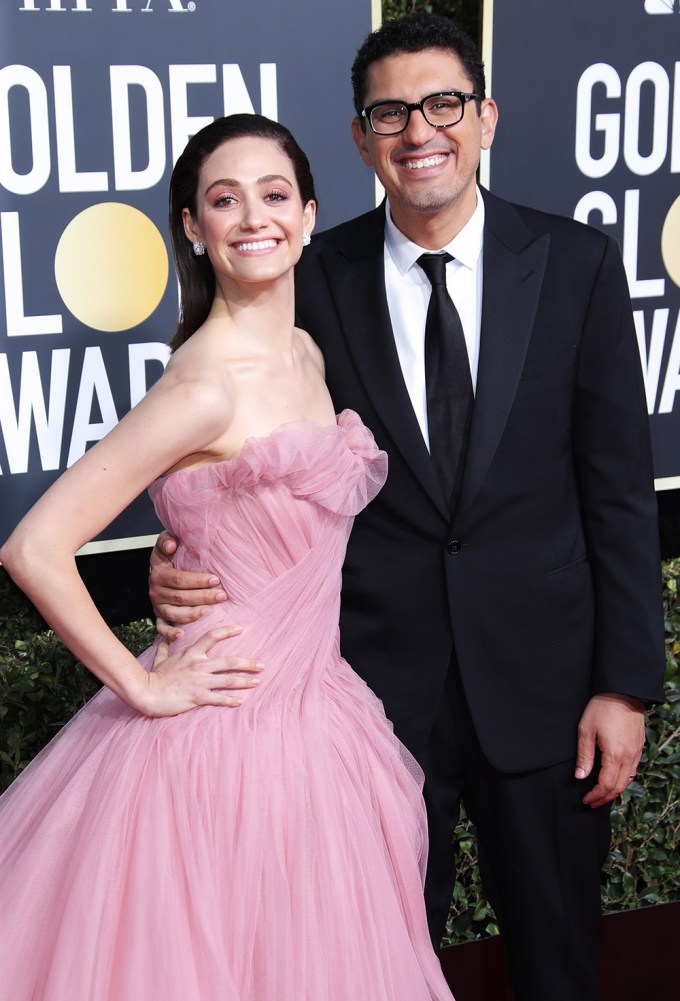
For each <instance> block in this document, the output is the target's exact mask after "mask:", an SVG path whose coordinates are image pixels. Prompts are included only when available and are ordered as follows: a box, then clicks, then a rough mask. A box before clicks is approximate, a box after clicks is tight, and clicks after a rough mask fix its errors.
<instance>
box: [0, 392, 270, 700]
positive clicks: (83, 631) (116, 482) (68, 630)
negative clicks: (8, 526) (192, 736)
mask: <svg viewBox="0 0 680 1001" xmlns="http://www.w3.org/2000/svg"><path fill="white" fill-rule="evenodd" d="M228 420H229V404H228V401H226V400H225V396H224V393H223V391H222V390H221V387H217V386H215V385H211V384H210V383H203V382H200V381H192V382H182V381H178V380H177V378H176V376H171V377H170V378H165V377H163V378H162V379H161V380H160V381H159V382H158V383H157V384H156V385H155V386H154V387H153V388H152V389H151V390H150V392H149V393H148V394H147V396H146V397H145V398H144V400H142V401H141V403H139V404H138V406H137V407H135V408H134V410H132V411H131V412H130V413H129V414H128V415H127V416H126V417H124V418H123V420H122V421H121V422H120V423H119V424H118V425H117V426H116V427H115V428H114V429H113V430H112V431H111V432H110V434H108V435H107V436H106V438H104V439H103V440H102V441H101V442H99V443H98V444H97V445H95V446H94V447H93V448H92V449H90V450H89V451H88V452H87V453H86V454H85V455H84V456H83V457H82V458H81V459H79V461H78V462H77V463H75V465H74V466H72V467H71V469H69V470H67V471H66V472H65V473H64V474H63V475H62V476H61V477H60V478H59V479H58V480H57V481H56V483H55V484H54V485H53V486H52V487H51V488H50V489H49V490H48V491H47V492H46V493H45V494H44V495H43V496H42V497H41V498H40V500H38V502H37V503H36V504H35V505H34V507H33V508H31V510H30V511H29V512H28V513H27V514H26V516H25V517H24V519H23V520H22V521H21V522H20V523H19V525H18V526H17V527H16V529H15V530H14V532H13V533H12V535H11V536H10V538H9V539H8V541H7V542H6V543H5V545H4V546H3V547H2V550H0V560H2V563H3V564H4V565H5V567H6V568H7V570H8V572H9V573H10V574H11V576H12V577H13V579H14V580H15V582H16V583H17V584H18V585H19V587H21V588H22V590H24V591H25V592H26V594H27V595H28V597H29V598H30V599H31V601H32V602H33V603H34V604H35V606H36V607H37V608H38V610H39V611H40V613H41V614H42V615H43V617H44V618H45V619H46V621H47V622H48V623H49V625H50V626H51V627H52V628H53V629H54V631H55V632H56V633H57V635H58V636H59V637H60V638H61V639H62V640H63V641H64V642H65V643H66V644H67V646H68V647H69V648H70V649H71V650H72V651H73V653H74V654H75V655H76V656H77V657H78V658H80V660H82V661H83V663H85V664H86V665H87V666H88V667H89V668H90V670H91V671H92V672H93V673H94V674H95V675H96V676H97V677H98V678H99V679H100V680H101V681H102V682H103V683H104V684H105V685H107V686H108V687H109V688H111V689H112V691H114V692H115V693H116V694H117V695H119V696H120V697H121V698H122V699H124V701H126V702H127V703H128V704H129V705H131V706H133V707H134V708H136V709H138V710H140V711H141V712H143V713H146V714H148V715H174V714H176V713H178V712H183V711H185V710H186V709H189V708H192V707H193V706H195V705H204V704H213V705H231V704H238V703H237V702H236V699H238V696H234V695H233V694H231V693H230V692H228V691H224V690H223V689H226V688H228V687H229V686H230V684H231V675H230V676H229V678H227V677H226V675H225V674H223V673H222V672H225V671H227V672H230V671H233V670H234V667H237V668H241V667H242V669H243V670H244V671H245V672H249V671H251V670H252V668H251V666H250V665H251V664H252V663H253V662H250V661H243V662H241V661H238V662H237V663H236V664H234V663H233V658H232V659H231V660H232V663H231V664H229V663H228V662H227V661H228V659H227V658H221V659H220V660H214V659H211V658H210V657H209V650H210V647H211V646H212V645H213V643H215V642H217V641H218V640H219V639H226V638H227V637H228V636H229V635H233V634H234V632H235V631H238V627H225V628H223V629H221V630H213V631H212V632H211V633H209V634H206V637H205V638H204V640H203V641H200V642H199V643H197V644H196V645H195V647H193V648H192V650H191V651H185V652H184V653H183V654H180V655H176V656H173V657H170V658H168V659H167V660H166V661H164V662H163V664H162V665H161V666H160V667H159V668H158V669H157V670H155V671H154V672H152V673H148V672H147V671H145V670H144V669H143V668H142V667H141V666H140V665H139V663H138V662H137V660H136V659H135V657H134V656H133V655H132V654H131V653H130V652H129V651H128V650H127V649H126V648H125V647H124V646H123V644H122V643H120V642H119V640H118V639H117V638H116V637H115V636H114V635H113V633H112V632H111V630H110V629H109V628H108V626H107V625H106V623H105V622H104V620H103V619H102V617H101V616H100V614H99V612H98V611H97V609H96V607H95V605H94V603H93V601H92V599H91V597H90V595H89V593H88V591H87V589H86V588H85V586H84V584H83V582H82V580H81V578H80V575H79V574H78V571H77V567H76V561H75V553H76V552H77V551H78V549H80V548H81V546H82V545H84V544H85V543H86V542H88V541H89V540H90V539H92V538H93V537H94V536H95V535H97V534H98V533H99V532H100V531H102V529H104V528H105V527H106V526H107V525H108V524H109V523H110V522H111V521H112V520H113V519H114V518H115V517H116V516H117V515H118V514H120V512H121V511H123V510H124V509H125V508H126V507H127V505H128V504H130V503H131V501H132V500H134V498H135V497H137V496H138V495H139V494H140V493H141V492H142V490H144V489H145V488H146V487H147V486H148V485H149V483H150V482H152V480H154V479H155V478H156V477H157V476H159V475H161V474H162V473H163V472H165V471H166V470H167V469H169V468H171V467H173V466H174V465H176V464H177V463H178V462H180V461H181V460H182V459H184V458H185V457H187V456H191V455H194V454H196V453H198V454H200V453H204V454H205V453H208V454H209V452H210V446H211V443H212V442H213V441H214V440H215V439H216V438H217V437H219V436H220V435H221V434H222V433H223V432H224V429H225V427H226V425H227V423H228ZM239 687H245V686H244V685H240V686H239ZM219 689H222V690H219Z"/></svg>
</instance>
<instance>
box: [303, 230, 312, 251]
mask: <svg viewBox="0 0 680 1001" xmlns="http://www.w3.org/2000/svg"><path fill="white" fill-rule="evenodd" d="M311 242H312V238H311V236H310V235H309V233H308V232H307V230H306V229H303V230H302V246H303V247H308V246H309V245H310V243H311Z"/></svg>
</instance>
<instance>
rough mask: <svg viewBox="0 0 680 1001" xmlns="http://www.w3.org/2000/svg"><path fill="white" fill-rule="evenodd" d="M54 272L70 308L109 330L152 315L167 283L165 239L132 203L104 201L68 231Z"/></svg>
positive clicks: (90, 324) (124, 327)
mask: <svg viewBox="0 0 680 1001" xmlns="http://www.w3.org/2000/svg"><path fill="white" fill-rule="evenodd" d="M54 274H55V278H56V282H57V288H58V289H59V294H60V295H61V298H62V299H63V301H64V304H65V305H66V307H67V308H68V309H69V310H70V311H71V313H73V315H74V316H75V317H76V318H77V319H78V320H80V322H81V323H84V324H86V325H87V326H88V327H92V328H93V329H94V330H103V331H106V332H109V333H112V332H115V331H119V330H129V329H130V328H131V327H136V326H137V325H138V324H140V323H143V322H144V320H146V319H147V317H149V316H151V314H152V313H153V311H154V310H155V309H156V307H157V306H158V304H159V302H160V301H161V299H162V297H163V293H164V292H165V288H166V285H167V283H168V254H167V251H166V249H165V243H164V242H163V237H162V236H161V234H160V233H159V232H158V229H157V227H156V226H155V225H154V223H153V222H152V221H151V220H150V219H149V217H148V216H146V215H144V213H143V212H140V211H139V209H136V208H133V207H132V206H131V205H124V204H123V203H121V202H102V203H100V204H99V205H91V206H90V207H89V208H86V209H84V210H83V211H82V212H80V213H78V215H77V216H75V218H74V219H72V220H71V222H70V223H69V224H68V226H67V227H66V229H65V230H64V232H63V234H62V236H61V239H60V240H59V243H58V245H57V252H56V254H55V258H54Z"/></svg>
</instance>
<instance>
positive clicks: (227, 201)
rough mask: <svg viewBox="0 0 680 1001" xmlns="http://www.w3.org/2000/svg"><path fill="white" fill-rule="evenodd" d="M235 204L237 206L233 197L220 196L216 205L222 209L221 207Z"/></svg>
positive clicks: (216, 200)
mask: <svg viewBox="0 0 680 1001" xmlns="http://www.w3.org/2000/svg"><path fill="white" fill-rule="evenodd" d="M235 204H236V199H235V198H234V196H233V195H227V194H224V195H218V196H217V198H216V199H215V205H216V206H217V207H218V208H220V207H221V206H229V205H235Z"/></svg>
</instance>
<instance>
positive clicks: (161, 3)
mask: <svg viewBox="0 0 680 1001" xmlns="http://www.w3.org/2000/svg"><path fill="white" fill-rule="evenodd" d="M111 2H112V0H108V3H111ZM154 2H155V4H156V6H155V7H153V6H152V3H154ZM93 4H94V5H96V6H98V7H100V8H101V6H103V4H102V3H101V0H21V6H20V7H19V10H20V11H33V12H38V11H60V12H61V13H62V14H63V13H66V11H74V12H75V13H79V14H92V13H93V11H94V9H95V7H94V6H93ZM113 4H114V6H113V7H109V8H108V9H109V10H110V11H111V12H112V13H113V14H132V13H139V14H153V13H154V11H155V10H161V9H165V10H167V11H169V12H170V13H171V14H188V13H191V12H192V11H194V10H196V4H195V2H194V0H113ZM142 5H143V6H142Z"/></svg>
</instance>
